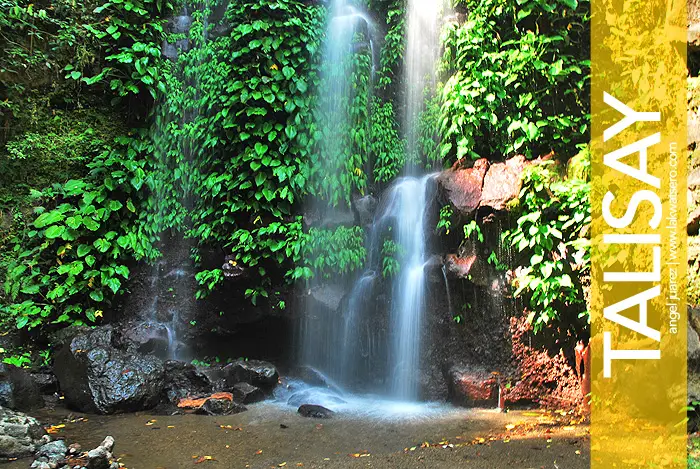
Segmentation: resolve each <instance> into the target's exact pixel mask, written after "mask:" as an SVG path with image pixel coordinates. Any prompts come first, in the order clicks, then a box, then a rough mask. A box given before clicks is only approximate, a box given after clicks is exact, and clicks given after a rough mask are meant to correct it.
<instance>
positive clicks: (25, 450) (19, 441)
mask: <svg viewBox="0 0 700 469" xmlns="http://www.w3.org/2000/svg"><path fill="white" fill-rule="evenodd" d="M47 442H48V435H46V432H45V431H44V427H42V426H41V424H40V423H39V421H38V420H36V419H35V418H33V417H30V416H28V415H26V414H23V413H21V412H15V411H13V410H10V409H6V408H3V407H0V457H2V458H23V457H26V456H29V455H31V454H34V451H36V449H37V448H38V447H39V446H41V445H42V444H44V443H47Z"/></svg>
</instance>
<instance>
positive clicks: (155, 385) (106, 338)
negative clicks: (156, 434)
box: [54, 326, 163, 414]
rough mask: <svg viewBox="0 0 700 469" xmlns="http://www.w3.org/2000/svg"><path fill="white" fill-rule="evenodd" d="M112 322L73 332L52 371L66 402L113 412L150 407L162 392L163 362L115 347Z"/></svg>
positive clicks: (85, 408) (98, 410)
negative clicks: (73, 335) (108, 324)
mask: <svg viewBox="0 0 700 469" xmlns="http://www.w3.org/2000/svg"><path fill="white" fill-rule="evenodd" d="M115 343H118V341H117V340H115V332H114V330H113V329H112V327H111V326H105V327H101V328H97V329H94V330H91V331H88V332H83V333H80V334H78V335H76V336H75V337H74V338H73V339H72V340H70V341H69V342H68V343H67V344H65V345H64V346H63V347H61V349H60V350H59V351H58V353H57V354H56V356H55V359H54V372H55V374H56V376H57V378H58V381H59V384H60V387H61V391H63V393H64V395H65V399H66V404H68V405H69V406H71V407H73V408H75V409H77V410H80V411H82V412H89V413H100V414H112V413H117V412H136V411H139V410H146V409H151V408H153V407H154V406H155V405H156V404H158V402H159V400H160V398H161V394H162V391H163V363H162V362H161V361H160V360H159V359H158V358H156V357H154V356H152V355H140V354H138V353H134V352H133V351H131V352H130V351H126V350H122V349H118V348H116V346H115Z"/></svg>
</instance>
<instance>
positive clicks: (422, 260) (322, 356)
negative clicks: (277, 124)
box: [301, 0, 441, 401]
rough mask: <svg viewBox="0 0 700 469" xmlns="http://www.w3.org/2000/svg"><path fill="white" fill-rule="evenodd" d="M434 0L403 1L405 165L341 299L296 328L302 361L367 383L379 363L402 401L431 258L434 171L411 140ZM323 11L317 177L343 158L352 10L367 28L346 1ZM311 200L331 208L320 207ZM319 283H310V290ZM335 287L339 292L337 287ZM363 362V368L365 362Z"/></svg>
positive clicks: (430, 53)
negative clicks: (386, 296) (384, 296)
mask: <svg viewBox="0 0 700 469" xmlns="http://www.w3.org/2000/svg"><path fill="white" fill-rule="evenodd" d="M440 3H441V2H436V1H434V0H409V2H408V10H407V13H408V16H407V35H408V37H407V48H406V51H405V67H406V70H405V73H406V89H405V93H404V96H405V106H404V109H405V114H404V120H403V128H404V136H405V139H406V144H407V145H406V148H407V152H408V158H407V161H408V162H409V163H408V164H407V165H406V168H405V173H406V176H404V177H402V178H401V179H399V180H397V181H396V182H395V183H394V184H392V186H391V187H390V188H389V189H388V190H387V191H386V193H385V194H384V196H383V197H382V201H381V203H380V207H379V209H378V210H377V213H376V214H375V219H374V223H373V224H372V227H371V231H370V234H369V237H368V238H369V239H368V242H367V246H368V251H369V252H368V257H369V259H368V262H367V270H366V271H365V272H364V273H363V274H361V275H360V276H359V277H358V279H357V280H356V281H355V283H354V285H353V286H352V287H351V288H349V295H348V296H347V301H346V302H345V303H344V304H343V302H342V301H341V300H337V302H338V303H336V304H340V306H339V307H336V309H335V310H334V311H328V308H316V309H314V307H313V306H310V305H308V304H307V311H306V315H305V319H304V322H303V323H302V326H301V342H302V357H301V358H302V362H303V364H305V365H308V366H311V367H313V368H316V369H318V370H320V371H322V372H323V373H325V374H327V375H329V376H330V377H331V378H333V379H336V380H338V382H339V383H340V384H341V385H344V386H348V385H350V384H354V383H356V382H357V381H360V380H364V381H368V380H369V378H370V375H372V373H374V375H373V377H374V379H376V378H377V376H376V374H377V372H378V371H377V370H379V371H380V372H383V374H384V376H383V378H382V379H381V381H383V382H384V385H383V389H384V392H385V393H386V394H387V395H388V397H389V398H391V399H395V400H402V401H416V400H417V399H418V397H419V381H420V380H419V378H420V368H421V364H420V350H421V348H420V347H421V333H422V330H421V327H422V323H423V315H424V311H425V294H426V291H425V290H426V285H425V284H426V278H425V266H426V264H427V262H428V258H429V255H428V253H427V251H428V250H427V239H426V231H427V230H426V228H427V227H426V216H425V215H426V207H427V201H428V199H429V196H428V194H427V192H428V190H429V187H430V186H431V185H430V181H431V180H432V178H433V176H432V175H424V176H421V175H420V173H422V172H423V171H422V170H421V169H420V168H421V165H419V164H417V163H416V161H418V160H420V159H422V158H421V157H420V154H421V153H422V151H421V149H420V148H419V141H418V129H419V119H420V114H421V112H422V111H423V110H424V107H425V104H424V101H425V95H426V91H427V92H428V93H430V92H432V90H433V89H434V84H435V74H436V73H435V68H436V62H437V57H438V53H439V37H438V29H439V23H440V22H439V13H440V10H441V5H440ZM329 11H330V19H329V22H328V30H327V34H326V42H325V46H324V54H323V65H322V67H321V70H322V72H321V78H322V79H321V83H322V84H321V89H320V91H321V95H319V103H320V108H319V115H320V116H321V117H322V119H324V122H322V123H320V124H323V125H319V127H320V128H321V129H323V130H322V133H321V141H320V144H319V149H320V151H321V155H323V159H322V165H323V168H316V169H315V170H316V171H318V172H319V173H323V174H321V176H324V175H328V176H330V177H333V176H334V175H337V174H340V173H342V172H343V171H345V170H346V169H345V167H344V165H345V161H344V160H343V159H342V158H340V159H338V158H336V156H338V155H344V154H345V148H344V145H348V143H347V138H348V136H347V135H345V134H344V133H343V129H346V128H347V124H348V120H349V115H348V105H349V102H350V101H351V99H352V82H351V74H350V73H348V68H347V63H348V61H349V59H350V58H351V56H352V54H353V53H354V51H353V38H354V36H355V34H356V32H357V24H358V18H361V19H362V21H364V22H366V23H367V25H368V26H369V25H370V22H369V21H368V20H367V18H366V17H365V16H363V15H361V14H360V13H358V11H357V10H356V9H355V8H353V7H352V6H350V4H349V2H348V0H331V2H330V5H329ZM372 46H373V43H372V41H371V40H370V47H372ZM316 204H318V202H316ZM313 208H314V209H316V210H320V211H321V212H324V211H325V212H326V213H328V211H329V207H326V206H323V207H318V205H317V206H315V207H313ZM330 211H332V209H330ZM388 241H392V242H393V243H394V244H395V246H396V247H397V248H398V250H399V253H398V254H397V255H396V257H397V259H396V260H397V261H398V262H399V266H400V267H399V271H398V272H396V273H395V276H394V277H393V278H392V279H391V280H390V283H389V285H390V291H391V298H390V302H389V303H388V304H387V307H388V311H386V310H385V311H384V312H385V313H388V315H389V320H388V324H386V325H385V326H388V333H383V332H382V331H381V330H377V329H376V325H377V323H376V319H375V318H372V317H371V315H372V312H373V311H374V310H375V308H376V306H377V303H376V302H372V301H370V300H371V299H372V298H373V290H374V289H375V286H376V285H377V284H379V283H380V281H381V279H382V277H385V276H386V273H385V272H384V270H383V265H382V262H383V254H384V253H383V249H384V246H385V243H386V242H388ZM319 287H320V286H318V285H317V286H316V287H314V285H313V284H312V286H311V289H312V290H313V289H314V288H319ZM324 288H326V291H325V292H324V293H325V297H324V299H325V300H328V299H329V297H332V296H333V294H334V293H333V291H332V288H330V287H329V286H327V285H326V286H325V287H324ZM338 290H340V291H341V292H342V290H343V288H342V285H341V286H340V288H338ZM346 291H347V290H346ZM329 293H330V294H329ZM340 295H342V293H340ZM372 303H373V304H372ZM343 306H344V307H343ZM341 310H342V313H341ZM380 313H381V312H380ZM373 320H374V321H375V322H373ZM371 324H374V326H372V325H371ZM381 327H382V326H380V328H381ZM378 340H379V341H381V343H378ZM367 357H369V358H367ZM365 359H367V361H366V362H365ZM380 359H382V360H386V363H384V366H382V365H377V363H376V362H377V361H378V360H380ZM363 363H367V364H369V366H368V367H364V368H363V367H362V364H363ZM370 363H372V364H370ZM370 368H374V369H372V370H370ZM382 370H383V371H382ZM364 384H367V383H364Z"/></svg>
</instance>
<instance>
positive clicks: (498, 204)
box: [438, 155, 563, 216]
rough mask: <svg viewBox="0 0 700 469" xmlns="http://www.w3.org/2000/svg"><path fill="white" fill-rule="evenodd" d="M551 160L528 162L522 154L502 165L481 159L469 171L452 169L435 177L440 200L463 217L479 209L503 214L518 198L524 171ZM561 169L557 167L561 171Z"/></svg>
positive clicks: (466, 169) (542, 159) (541, 158)
mask: <svg viewBox="0 0 700 469" xmlns="http://www.w3.org/2000/svg"><path fill="white" fill-rule="evenodd" d="M551 158H552V155H547V156H544V157H540V158H537V159H535V160H531V161H528V160H526V159H525V157H524V156H523V155H516V156H514V157H512V158H510V159H508V160H506V161H504V162H501V163H489V162H488V161H487V160H486V159H480V160H477V161H475V162H474V166H473V167H472V168H464V169H462V168H459V167H455V168H452V169H449V170H447V171H444V172H443V173H442V174H440V176H439V177H438V185H439V186H440V188H441V193H442V198H443V200H444V201H445V202H448V203H450V204H451V205H452V208H453V209H454V210H455V211H456V212H458V213H460V214H462V215H466V216H471V215H472V214H473V213H474V211H475V210H476V209H478V208H481V207H488V208H491V209H492V210H493V211H502V210H506V208H507V205H508V203H509V202H510V201H512V200H515V199H517V198H518V196H519V195H520V189H521V187H522V175H523V171H524V170H525V168H527V167H528V166H531V165H536V164H540V163H542V162H544V161H548V160H550V159H551ZM562 169H563V168H562V167H561V165H558V170H559V171H560V172H561V170H562Z"/></svg>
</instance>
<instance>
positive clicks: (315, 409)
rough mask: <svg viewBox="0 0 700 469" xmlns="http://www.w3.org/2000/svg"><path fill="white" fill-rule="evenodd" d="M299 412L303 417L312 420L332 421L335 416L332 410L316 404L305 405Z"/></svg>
mask: <svg viewBox="0 0 700 469" xmlns="http://www.w3.org/2000/svg"><path fill="white" fill-rule="evenodd" d="M297 412H299V414H300V415H301V416H302V417H307V418H312V419H330V418H333V414H334V412H333V411H332V410H330V409H326V408H325V407H323V406H320V405H315V404H304V405H302V406H300V407H299V409H298V410H297Z"/></svg>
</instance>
